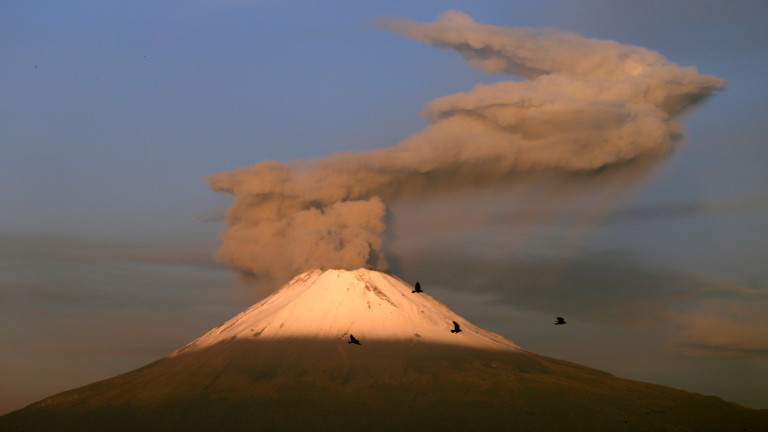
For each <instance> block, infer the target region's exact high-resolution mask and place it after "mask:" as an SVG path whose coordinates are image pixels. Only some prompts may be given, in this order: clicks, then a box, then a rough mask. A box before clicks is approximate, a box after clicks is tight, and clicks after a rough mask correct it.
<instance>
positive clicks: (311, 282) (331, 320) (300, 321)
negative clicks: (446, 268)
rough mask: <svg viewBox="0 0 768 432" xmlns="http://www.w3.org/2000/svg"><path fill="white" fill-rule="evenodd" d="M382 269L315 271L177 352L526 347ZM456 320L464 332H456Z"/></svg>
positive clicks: (509, 348)
mask: <svg viewBox="0 0 768 432" xmlns="http://www.w3.org/2000/svg"><path fill="white" fill-rule="evenodd" d="M412 290H413V288H412V287H411V286H410V285H408V284H406V283H405V282H403V281H402V280H400V279H398V278H396V277H394V276H391V275H389V274H385V273H382V272H378V271H372V270H366V269H362V268H361V269H358V270H352V271H348V270H325V271H322V270H312V271H308V272H305V273H302V274H300V275H298V276H296V277H295V278H294V279H293V280H291V281H290V282H289V283H287V284H286V285H284V286H283V287H282V288H281V289H280V290H278V291H277V292H275V293H274V294H272V295H271V296H269V297H267V298H266V299H264V300H262V301H261V302H259V303H256V304H255V305H253V306H251V307H250V308H248V309H246V310H245V311H244V312H242V313H240V314H239V315H237V316H235V317H234V318H232V319H231V320H229V321H227V322H225V323H223V324H221V325H220V326H218V327H216V328H214V329H213V330H211V331H209V332H208V333H206V334H205V335H203V336H202V337H200V338H198V339H197V340H195V341H193V342H192V343H190V344H188V345H186V346H185V347H183V348H181V349H180V350H178V351H176V352H175V353H173V354H171V356H174V355H177V354H179V353H181V352H186V351H189V350H199V349H202V348H206V347H210V346H212V345H215V344H217V343H219V342H223V341H227V340H233V339H243V340H254V338H256V339H257V340H278V339H290V338H312V339H338V340H340V341H341V340H348V339H349V335H350V334H352V335H354V336H355V338H357V339H359V340H360V341H361V342H362V344H363V345H365V344H367V343H370V342H373V341H376V340H387V341H403V340H405V341H411V342H413V343H418V342H429V343H438V344H449V345H459V346H467V347H473V348H481V349H490V350H502V351H515V350H521V348H520V347H518V346H517V345H515V344H514V343H513V342H511V341H509V340H507V339H505V338H504V337H502V336H500V335H498V334H495V333H492V332H489V331H487V330H484V329H481V328H479V327H477V326H475V325H472V324H471V323H469V322H468V321H467V320H466V319H464V318H463V317H461V316H459V315H457V314H456V313H454V312H453V311H451V310H450V309H449V308H448V307H447V306H445V305H443V304H442V303H440V302H439V301H437V300H435V299H434V298H432V297H430V296H429V295H428V294H426V293H412V292H411V291H412ZM453 321H456V322H458V323H459V324H460V325H461V330H462V331H461V332H460V333H451V329H452V328H453Z"/></svg>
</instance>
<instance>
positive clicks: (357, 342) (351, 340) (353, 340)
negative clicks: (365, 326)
mask: <svg viewBox="0 0 768 432" xmlns="http://www.w3.org/2000/svg"><path fill="white" fill-rule="evenodd" d="M347 343H353V344H355V345H360V341H359V340H357V339H355V337H354V336H352V335H349V342H347Z"/></svg>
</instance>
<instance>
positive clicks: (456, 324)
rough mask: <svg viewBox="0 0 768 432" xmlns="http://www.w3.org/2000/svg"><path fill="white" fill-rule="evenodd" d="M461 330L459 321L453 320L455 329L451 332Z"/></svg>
mask: <svg viewBox="0 0 768 432" xmlns="http://www.w3.org/2000/svg"><path fill="white" fill-rule="evenodd" d="M460 331H461V326H459V323H457V322H456V321H454V322H453V330H451V333H458V332H460Z"/></svg>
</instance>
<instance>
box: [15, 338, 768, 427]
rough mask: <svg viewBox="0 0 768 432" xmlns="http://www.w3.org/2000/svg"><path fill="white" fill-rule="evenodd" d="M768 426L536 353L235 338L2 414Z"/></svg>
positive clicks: (332, 423) (144, 420)
mask: <svg viewBox="0 0 768 432" xmlns="http://www.w3.org/2000/svg"><path fill="white" fill-rule="evenodd" d="M556 429H563V430H568V431H570V432H574V431H697V432H698V431H718V432H719V431H768V410H752V409H747V408H743V407H741V406H739V405H736V404H732V403H728V402H725V401H723V400H721V399H719V398H716V397H707V396H701V395H698V394H693V393H688V392H684V391H680V390H675V389H671V388H667V387H661V386H657V385H652V384H646V383H641V382H636V381H629V380H624V379H620V378H615V377H613V376H611V375H609V374H606V373H604V372H600V371H597V370H594V369H589V368H586V367H582V366H579V365H575V364H572V363H568V362H564V361H561V360H555V359H551V358H547V357H543V356H539V355H536V354H532V353H527V352H520V353H511V352H490V351H481V350H473V349H468V348H461V347H455V346H443V345H430V344H407V343H403V342H382V341H365V340H363V345H361V346H356V345H350V344H347V343H346V342H344V341H322V342H320V341H305V340H298V339H295V340H290V341H281V342H274V341H251V342H244V341H241V340H235V341H230V342H224V343H222V344H219V345H218V346H215V347H211V348H208V349H205V350H200V351H190V352H187V353H182V354H180V355H178V356H176V357H171V358H165V359H162V360H159V361H157V362H155V363H152V364H150V365H148V366H145V367H143V368H141V369H137V370H135V371H133V372H129V373H127V374H123V375H120V376H117V377H114V378H110V379H108V380H104V381H101V382H97V383H94V384H91V385H88V386H85V387H81V388H79V389H75V390H71V391H68V392H65V393H61V394H59V395H56V396H53V397H51V398H48V399H45V400H43V401H40V402H38V403H35V404H33V405H30V406H29V407H27V408H24V409H22V410H19V411H16V412H14V413H11V414H8V415H6V416H3V417H1V418H0V430H2V431H51V430H57V431H104V430H110V431H150V430H157V431H167V430H183V431H246V430H248V431H253V430H258V431H299V430H314V431H324V430H328V431H331V430H333V431H345V430H349V431H361V430H365V431H377V430H382V431H384V430H386V431H391V430H406V431H431V430H434V431H460V430H461V431H465V430H466V431H478V430H503V431H550V430H556Z"/></svg>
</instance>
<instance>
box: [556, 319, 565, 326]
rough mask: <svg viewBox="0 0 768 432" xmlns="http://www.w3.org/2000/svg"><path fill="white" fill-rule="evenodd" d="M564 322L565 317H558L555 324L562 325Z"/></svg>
mask: <svg viewBox="0 0 768 432" xmlns="http://www.w3.org/2000/svg"><path fill="white" fill-rule="evenodd" d="M562 324H565V318H563V317H557V321H555V325H562Z"/></svg>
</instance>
